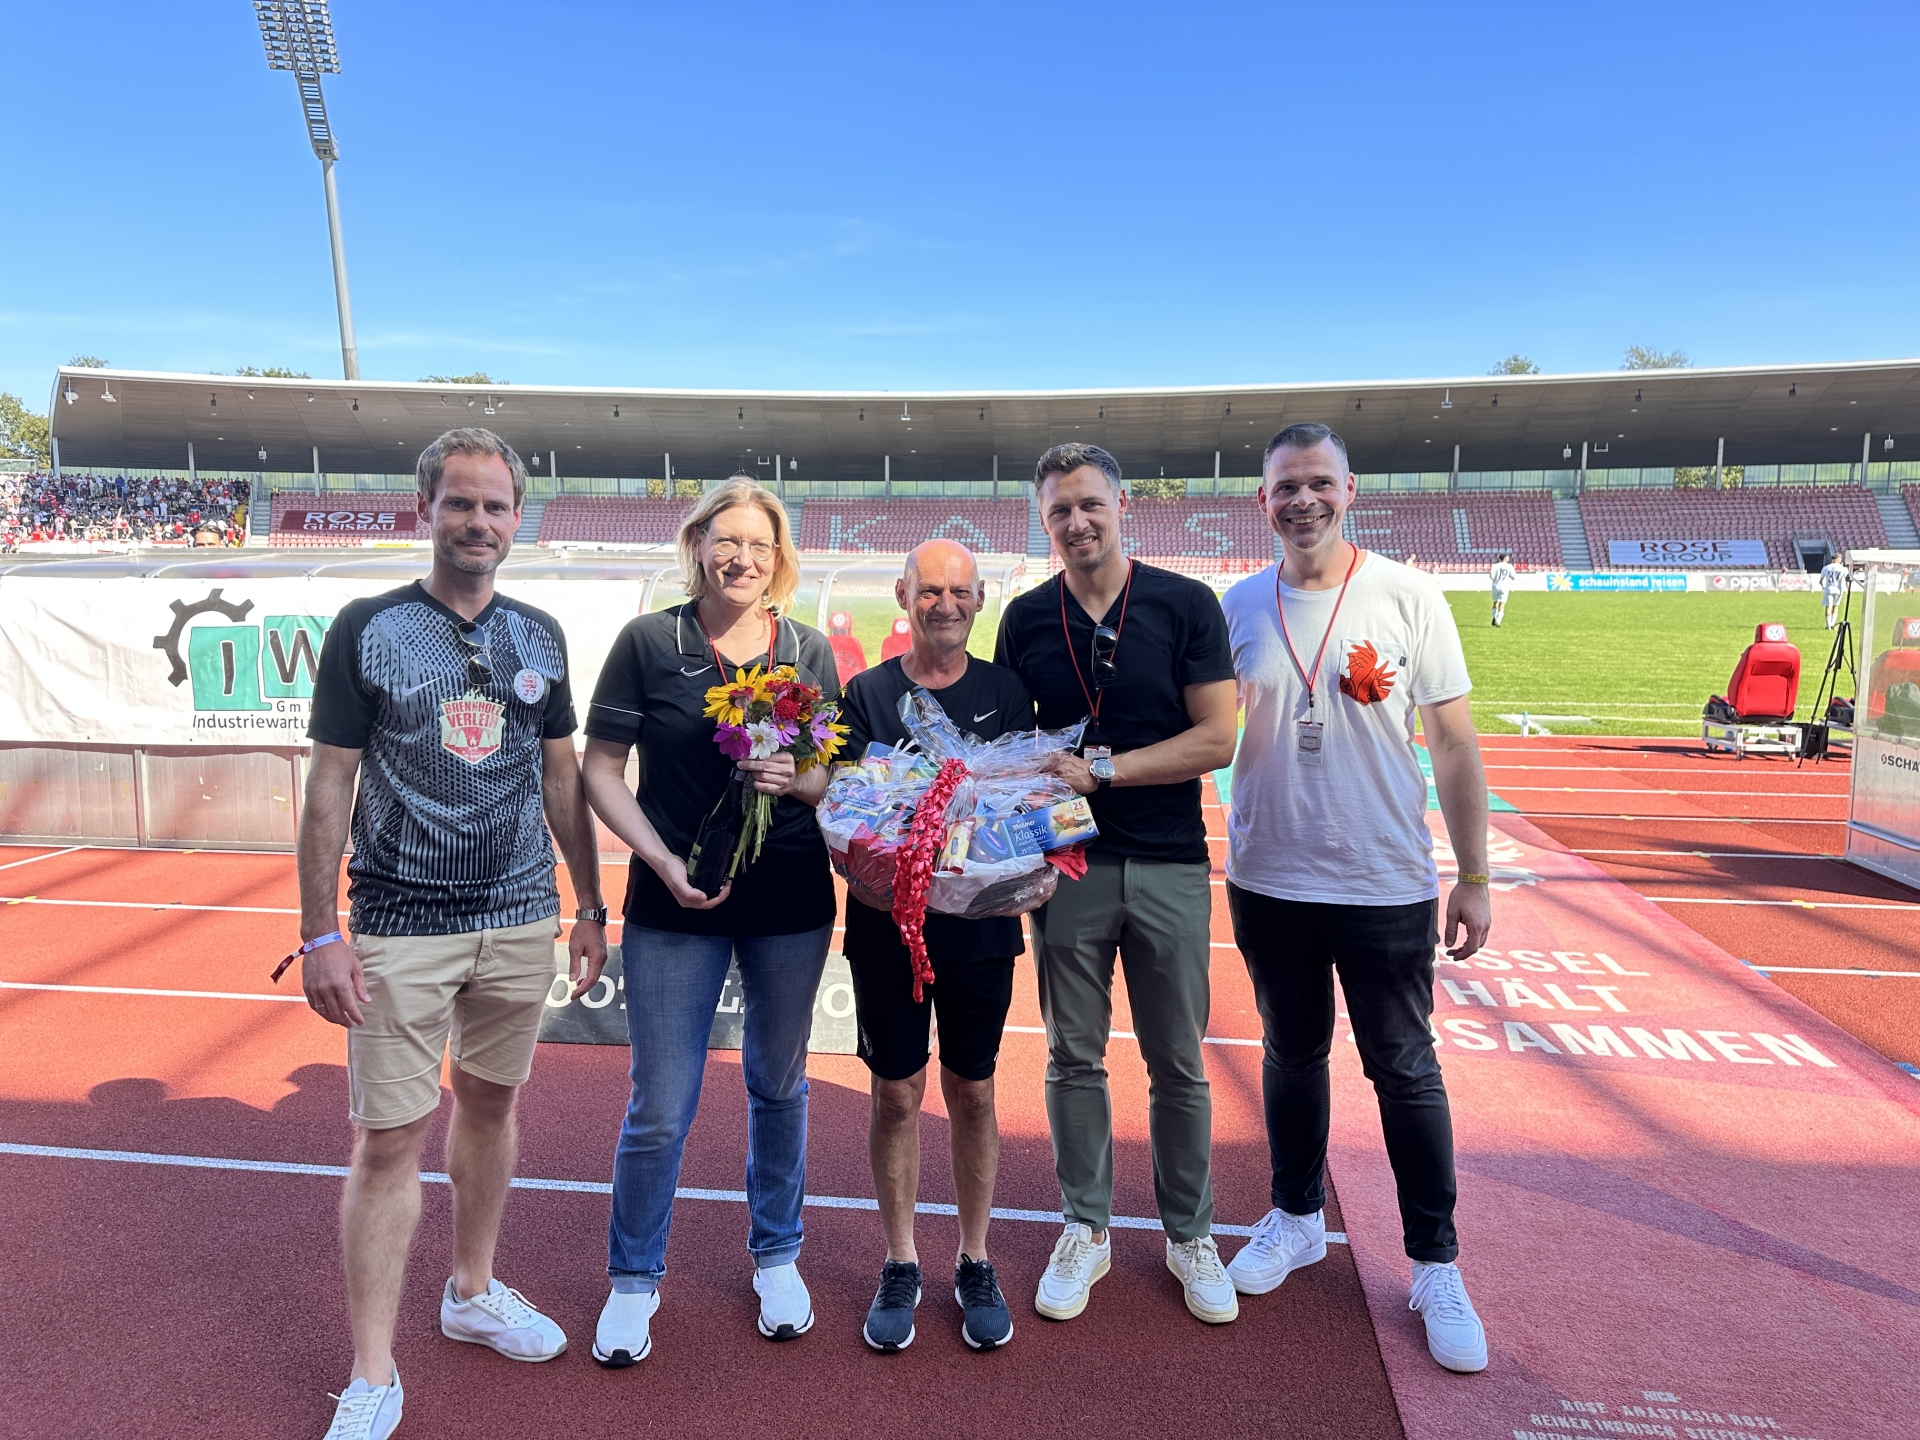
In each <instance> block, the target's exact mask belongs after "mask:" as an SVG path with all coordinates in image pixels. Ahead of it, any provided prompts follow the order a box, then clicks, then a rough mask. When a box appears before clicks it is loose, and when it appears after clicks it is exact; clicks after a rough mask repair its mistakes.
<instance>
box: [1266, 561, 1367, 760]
mask: <svg viewBox="0 0 1920 1440" xmlns="http://www.w3.org/2000/svg"><path fill="white" fill-rule="evenodd" d="M1359 564H1360V547H1359V546H1358V545H1356V546H1354V547H1353V558H1352V559H1351V560H1349V561H1348V562H1347V575H1346V579H1344V580H1342V581H1341V582H1340V593H1339V595H1338V596H1336V597H1335V598H1334V602H1333V613H1332V614H1331V615H1329V616H1328V617H1327V630H1326V633H1325V634H1324V635H1322V636H1321V637H1320V648H1319V649H1318V650H1316V651H1314V653H1313V668H1312V669H1310V670H1309V669H1308V668H1307V667H1306V666H1304V665H1302V664H1301V663H1300V657H1299V656H1298V655H1297V654H1295V653H1294V649H1293V637H1292V636H1291V635H1289V634H1288V633H1287V607H1286V606H1285V605H1283V604H1282V603H1281V601H1280V572H1279V570H1278V569H1276V570H1275V571H1274V572H1273V608H1274V609H1275V610H1277V611H1278V612H1279V613H1280V639H1281V640H1282V642H1283V643H1285V645H1286V647H1287V658H1288V659H1289V660H1291V661H1292V662H1293V668H1294V669H1295V670H1297V671H1299V672H1300V678H1301V680H1302V681H1304V682H1305V684H1306V687H1307V714H1306V718H1305V719H1302V720H1299V721H1296V722H1295V724H1294V741H1293V754H1294V758H1295V759H1296V760H1298V761H1299V762H1300V763H1301V764H1302V765H1319V764H1321V763H1323V761H1324V760H1325V758H1326V750H1325V748H1324V744H1325V740H1326V729H1327V727H1326V726H1325V725H1324V724H1323V723H1322V722H1321V721H1320V719H1319V717H1318V716H1317V715H1316V714H1315V713H1314V699H1315V695H1314V688H1315V683H1316V681H1317V680H1318V679H1319V675H1320V662H1321V661H1322V660H1324V659H1326V656H1327V642H1328V641H1329V640H1331V639H1332V638H1333V627H1334V623H1335V622H1336V621H1338V620H1339V618H1340V606H1341V604H1342V602H1344V601H1345V600H1346V598H1347V586H1348V585H1350V584H1352V583H1353V572H1354V570H1355V568H1356V567H1357V566H1358V565H1359Z"/></svg>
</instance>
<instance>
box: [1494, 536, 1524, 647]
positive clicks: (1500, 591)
mask: <svg viewBox="0 0 1920 1440" xmlns="http://www.w3.org/2000/svg"><path fill="white" fill-rule="evenodd" d="M1519 578H1520V572H1519V571H1518V570H1516V569H1514V568H1513V556H1512V555H1510V554H1508V553H1507V552H1506V551H1505V550H1502V551H1501V552H1500V555H1499V558H1497V559H1496V560H1495V561H1494V562H1493V567H1492V568H1491V569H1490V570H1488V571H1487V579H1489V580H1490V581H1492V582H1493V623H1494V626H1495V628H1498V627H1499V625H1500V622H1501V621H1503V620H1505V619H1506V618H1507V592H1508V591H1510V590H1512V589H1513V582H1514V581H1516V580H1518V579H1519Z"/></svg>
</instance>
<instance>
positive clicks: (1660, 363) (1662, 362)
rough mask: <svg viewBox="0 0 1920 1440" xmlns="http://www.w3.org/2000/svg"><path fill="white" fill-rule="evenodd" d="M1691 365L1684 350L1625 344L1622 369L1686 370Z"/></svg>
mask: <svg viewBox="0 0 1920 1440" xmlns="http://www.w3.org/2000/svg"><path fill="white" fill-rule="evenodd" d="M1692 365H1693V361H1691V360H1689V359H1688V358H1687V352H1686V351H1684V350H1652V349H1649V348H1648V347H1647V346H1645V345H1629V346H1627V358H1626V359H1624V360H1622V361H1621V362H1620V368H1621V369H1622V370H1686V369H1689V368H1690V367H1691V366H1692Z"/></svg>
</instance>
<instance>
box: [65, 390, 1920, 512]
mask: <svg viewBox="0 0 1920 1440" xmlns="http://www.w3.org/2000/svg"><path fill="white" fill-rule="evenodd" d="M108 393H111V395H112V397H113V399H112V401H111V402H109V401H108V400H107V399H106V395H107V394H108ZM69 394H70V395H71V396H72V399H71V400H68V399H67V398H66V397H67V396H68V395H69ZM1449 402H1451V403H1449ZM489 408H491V409H492V411H493V413H492V414H488V413H487V411H488V409H489ZM1308 420H1317V421H1321V422H1323V423H1326V424H1331V425H1332V426H1333V427H1334V428H1335V429H1336V430H1338V431H1339V432H1340V433H1341V434H1342V435H1343V436H1344V437H1345V438H1346V440H1347V444H1348V447H1349V452H1350V454H1351V457H1352V460H1353V465H1354V468H1355V469H1356V470H1358V471H1360V472H1362V473H1366V474H1379V473H1384V472H1388V471H1446V470H1450V469H1452V468H1453V447H1454V446H1456V445H1458V446H1459V447H1460V469H1462V470H1464V471H1485V470H1558V469H1569V468H1572V467H1574V466H1576V465H1577V464H1578V463H1579V460H1578V457H1579V455H1580V449H1581V445H1582V443H1583V442H1585V443H1587V444H1588V446H1589V453H1588V464H1589V465H1590V466H1592V467H1593V468H1596V469H1600V468H1613V467H1632V466H1666V465H1711V464H1713V463H1714V459H1715V452H1716V445H1717V442H1719V441H1720V440H1721V439H1723V438H1724V439H1725V441H1726V463H1728V464H1741V463H1750V464H1804V463H1813V462H1847V461H1857V460H1859V458H1860V454H1861V439H1862V436H1863V435H1865V434H1868V433H1871V434H1872V435H1873V436H1875V441H1874V453H1873V457H1872V458H1873V459H1875V460H1881V459H1884V458H1887V457H1886V456H1885V455H1884V454H1882V453H1881V449H1880V446H1881V444H1882V443H1883V442H1882V441H1881V439H1880V438H1879V437H1881V436H1884V435H1886V434H1889V433H1891V434H1895V435H1898V436H1900V437H1901V438H1903V439H1908V440H1910V441H1911V443H1915V444H1920V360H1883V361H1858V362H1845V363H1835V364H1818V365H1798V366H1740V367H1733V368H1722V369H1690V370H1610V371H1603V372H1601V373H1598V374H1590V375H1476V376H1461V377H1456V378H1453V379H1445V378H1442V379H1436V380H1374V381H1366V382H1361V383H1349V382H1329V383H1324V384H1306V385H1223V386H1182V387H1173V388H1160V389H1115V390H1049V391H1039V390H1016V391H1008V390H981V391H864V392H863V391H845V392H839V391H791V390H789V391H767V390H653V389H630V388H618V387H595V388H586V389H580V388H569V387H565V386H554V385H492V386H474V385H436V384H427V383H417V384H416V383H408V382H379V381H368V380H353V381H348V380H269V379H255V378H250V377H236V376H232V375H178V374H166V373H159V372H148V371H137V370H87V369H74V368H71V367H66V366H63V367H61V369H60V370H59V372H58V374H57V375H56V378H55V382H54V396H53V401H52V424H53V434H54V436H55V437H56V438H57V439H58V440H59V442H60V456H61V463H62V465H63V466H65V467H66V468H68V469H85V468H87V467H89V466H92V467H100V468H107V467H116V468H117V467H122V466H125V467H131V468H139V467H152V468H155V469H170V470H177V469H180V468H182V467H183V466H184V465H185V463H186V445H187V443H188V442H189V441H191V442H192V444H193V446H194V456H195V461H196V463H197V464H198V465H199V466H200V467H201V468H203V469H209V470H265V471H290V472H295V473H301V472H305V471H308V470H310V469H311V468H312V447H314V446H318V447H319V450H320V466H321V468H322V470H324V471H326V472H328V473H332V474H347V473H360V474H369V473H371V474H404V473H408V472H410V471H411V470H412V468H413V460H414V457H415V456H416V455H417V454H418V453H419V452H420V450H421V449H422V448H423V447H424V446H425V445H426V444H427V443H428V442H429V441H430V440H432V439H433V437H434V436H436V435H437V434H439V433H440V432H441V431H443V430H446V429H448V428H450V427H452V426H455V425H461V424H474V425H486V426H488V427H489V428H491V429H493V430H496V431H498V432H499V433H500V434H501V435H503V436H505V437H506V439H507V440H508V442H509V443H510V444H512V445H513V446H514V447H515V448H516V449H517V450H519V451H520V452H521V453H522V454H523V455H527V456H529V457H531V456H532V455H534V454H535V453H538V454H539V455H540V456H542V457H543V459H542V465H541V467H540V470H539V471H537V472H536V473H545V471H546V467H547V463H548V462H547V461H546V459H545V457H547V456H549V455H553V456H557V457H558V466H559V471H560V474H561V475H562V476H563V477H564V476H628V477H639V476H658V475H660V474H661V471H662V467H663V465H664V463H665V462H664V460H663V456H665V455H667V454H671V455H672V456H673V467H674V473H675V474H676V475H681V476H687V477H696V478H712V477H716V476H721V475H726V474H729V473H731V472H732V471H734V470H736V469H742V468H744V469H746V470H747V471H749V472H750V473H757V474H759V475H761V476H763V477H765V478H768V479H771V478H772V468H771V467H772V462H773V458H774V456H776V455H779V456H782V457H784V458H785V459H786V460H789V461H791V460H797V461H798V462H799V465H798V468H794V469H788V470H787V475H788V478H791V479H805V480H872V481H876V482H877V481H878V480H880V479H881V477H882V474H883V471H884V468H885V465H886V463H887V459H889V458H890V461H891V467H892V476H893V478H894V479H896V480H933V481H956V480H986V479H991V478H992V477H993V465H994V457H995V456H998V457H999V460H1000V465H1001V471H1002V475H1001V478H1002V479H1005V480H1009V481H1020V480H1024V479H1027V478H1030V476H1031V474H1032V470H1031V466H1032V464H1033V462H1034V460H1035V459H1036V458H1037V457H1038V456H1039V454H1040V453H1041V452H1042V451H1043V450H1045V449H1046V448H1047V447H1048V446H1049V445H1053V444H1057V443H1059V442H1061V441H1066V440H1085V441H1091V442H1094V443H1096V444H1099V445H1103V446H1105V447H1106V448H1107V449H1108V450H1110V451H1112V452H1113V453H1114V454H1115V455H1116V456H1118V457H1119V459H1120V463H1121V465H1122V466H1123V468H1124V469H1125V470H1126V472H1127V473H1128V474H1129V475H1130V476H1151V475H1154V474H1156V473H1164V474H1166V475H1168V476H1179V477H1192V476H1205V475H1211V474H1213V473H1214V457H1215V453H1216V452H1218V453H1219V456H1220V473H1222V474H1224V475H1250V474H1255V473H1257V472H1258V470H1259V456H1260V451H1261V448H1262V446H1263V445H1264V444H1265V442H1266V440H1267V438H1268V437H1269V436H1270V435H1272V434H1273V433H1274V432H1275V431H1276V430H1278V429H1280V428H1281V427H1282V426H1283V425H1288V424H1292V423H1295V422H1298V421H1308ZM1602 447H1604V448H1602ZM1568 448H1571V450H1572V452H1573V456H1572V458H1568V457H1567V455H1566V451H1567V450H1568ZM262 449H264V450H265V451H266V452H267V459H266V460H265V461H264V462H263V461H261V459H260V458H259V452H260V451H261V450H262Z"/></svg>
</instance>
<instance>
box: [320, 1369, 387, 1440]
mask: <svg viewBox="0 0 1920 1440" xmlns="http://www.w3.org/2000/svg"><path fill="white" fill-rule="evenodd" d="M333 1398H334V1399H336V1400H338V1401H339V1402H340V1403H339V1404H338V1405H336V1406H334V1407H333V1424H331V1425H329V1426H328V1427H327V1440H387V1437H388V1436H389V1435H391V1434H393V1432H394V1431H395V1430H396V1429H398V1428H399V1425H400V1402H401V1400H402V1399H403V1398H404V1397H403V1396H402V1394H401V1393H400V1370H399V1367H398V1366H395V1367H394V1371H393V1379H392V1380H390V1381H389V1382H388V1383H387V1384H385V1385H369V1384H367V1382H366V1381H364V1380H356V1381H354V1382H353V1383H352V1384H351V1385H349V1386H347V1388H346V1389H344V1390H342V1391H341V1392H340V1393H339V1394H338V1395H336V1396H334V1397H333Z"/></svg>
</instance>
